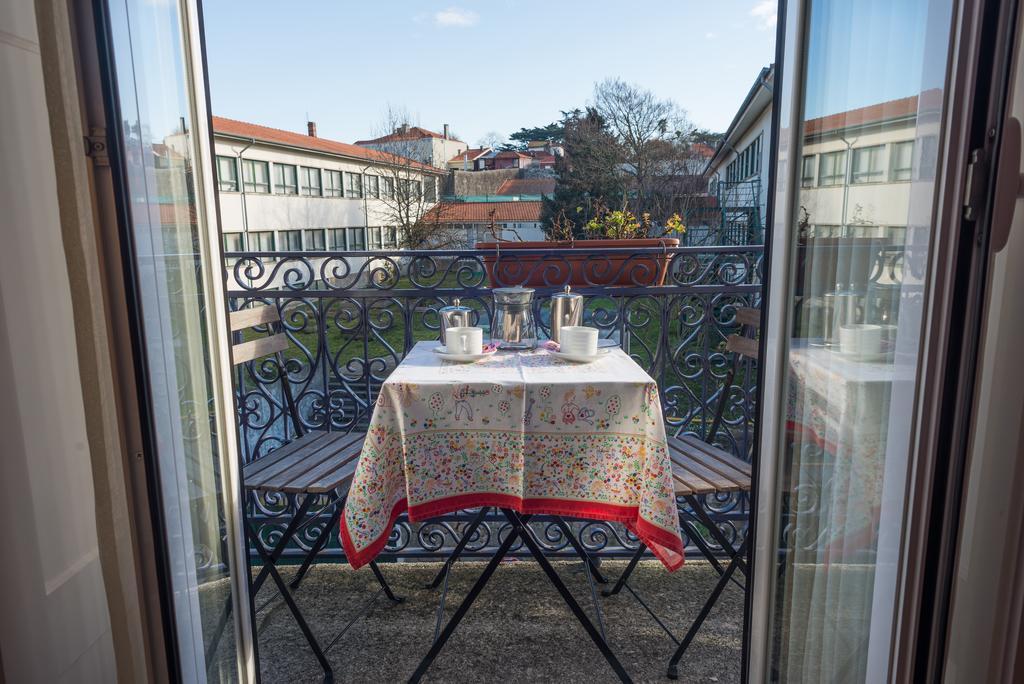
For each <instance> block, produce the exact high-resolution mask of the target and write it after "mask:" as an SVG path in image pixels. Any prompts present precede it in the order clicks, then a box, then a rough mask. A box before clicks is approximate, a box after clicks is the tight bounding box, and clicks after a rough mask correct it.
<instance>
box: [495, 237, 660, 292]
mask: <svg viewBox="0 0 1024 684" xmlns="http://www.w3.org/2000/svg"><path fill="white" fill-rule="evenodd" d="M678 246H679V240H678V239H677V238H650V239H643V240H577V241H575V242H501V243H497V242H478V243H476V248H477V249H487V250H492V249H497V250H498V251H499V254H500V255H501V256H500V259H499V257H498V256H497V255H494V254H488V255H486V256H484V258H483V262H484V268H485V269H486V270H487V279H488V280H489V281H490V283H491V287H508V286H512V285H522V286H524V287H549V286H550V287H561V286H562V285H572V286H573V287H597V286H603V287H629V286H634V287H635V286H651V285H662V284H664V282H665V274H666V271H667V270H668V263H669V259H670V258H671V256H672V255H671V254H669V253H668V252H665V253H664V254H631V252H632V251H634V250H637V249H650V248H652V247H660V248H662V249H668V248H671V247H678ZM609 248H614V249H618V250H621V253H620V254H616V253H614V252H593V251H591V250H593V249H609ZM527 249H529V250H545V251H547V252H549V253H548V254H524V255H515V256H511V257H508V258H506V257H505V256H504V255H505V253H507V252H516V251H519V250H527Z"/></svg>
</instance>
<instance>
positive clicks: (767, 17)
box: [750, 0, 779, 31]
mask: <svg viewBox="0 0 1024 684" xmlns="http://www.w3.org/2000/svg"><path fill="white" fill-rule="evenodd" d="M778 9H779V4H778V2H776V0H761V2H759V3H757V4H756V5H754V8H753V9H751V10H750V16H752V17H754V19H755V20H756V22H757V30H758V31H767V30H768V29H773V28H775V20H776V16H775V15H776V12H777V11H778Z"/></svg>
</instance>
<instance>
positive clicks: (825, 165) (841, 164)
mask: <svg viewBox="0 0 1024 684" xmlns="http://www.w3.org/2000/svg"><path fill="white" fill-rule="evenodd" d="M844 180H846V151H845V150H840V151H839V152H825V153H824V154H822V155H821V158H820V160H819V161H818V185H842V184H843V181H844Z"/></svg>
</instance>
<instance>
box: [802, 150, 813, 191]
mask: <svg viewBox="0 0 1024 684" xmlns="http://www.w3.org/2000/svg"><path fill="white" fill-rule="evenodd" d="M800 185H801V186H802V187H805V188H809V187H811V186H812V185H814V155H810V154H809V155H807V156H806V157H804V165H803V171H802V173H801V174H800Z"/></svg>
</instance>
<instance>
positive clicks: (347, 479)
mask: <svg viewBox="0 0 1024 684" xmlns="http://www.w3.org/2000/svg"><path fill="white" fill-rule="evenodd" d="M358 464H359V454H356V455H355V456H354V457H353V458H350V459H349V460H348V461H346V462H345V464H344V465H342V466H341V467H340V468H338V469H337V470H334V471H333V472H331V473H328V474H327V475H325V476H324V477H322V478H320V479H319V480H318V481H316V482H314V483H312V484H311V485H309V488H308V489H307V491H308V492H309V493H310V494H323V493H325V492H330V491H332V490H335V489H344V490H345V491H347V490H348V485H350V484H351V483H352V476H353V475H355V473H356V465H358Z"/></svg>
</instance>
